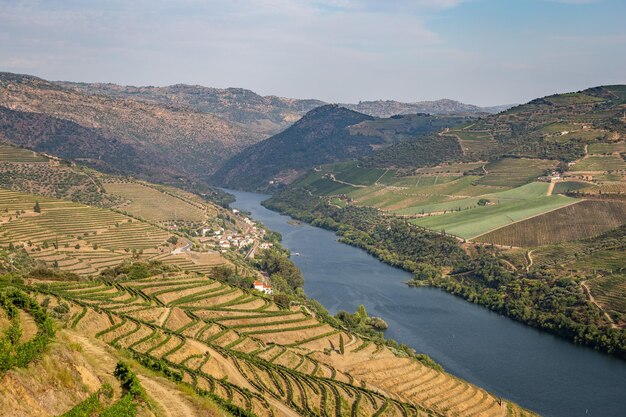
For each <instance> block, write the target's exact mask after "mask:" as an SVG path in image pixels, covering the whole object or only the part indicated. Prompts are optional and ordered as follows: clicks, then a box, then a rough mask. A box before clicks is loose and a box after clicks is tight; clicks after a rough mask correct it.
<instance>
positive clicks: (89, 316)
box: [31, 272, 531, 417]
mask: <svg viewBox="0 0 626 417" xmlns="http://www.w3.org/2000/svg"><path fill="white" fill-rule="evenodd" d="M31 284H33V285H38V284H45V285H40V286H39V288H40V295H39V296H38V297H39V299H40V300H43V299H44V298H45V297H49V298H52V301H51V304H50V307H53V306H54V305H55V303H59V302H61V301H63V302H67V303H69V304H70V305H71V310H70V313H69V315H68V319H67V325H68V326H69V327H70V328H72V329H74V330H75V331H77V332H80V333H81V334H84V335H86V336H88V337H96V338H99V339H101V340H103V341H105V342H107V343H108V344H110V345H112V346H114V347H117V348H124V349H127V350H129V351H131V352H133V355H134V357H135V358H136V359H138V360H139V361H140V362H142V363H144V362H147V361H150V360H152V361H156V360H160V361H162V363H164V364H166V367H167V369H169V371H167V372H170V373H172V372H173V373H179V374H180V375H181V376H182V381H183V382H184V383H187V384H189V385H190V386H193V387H194V388H195V389H196V391H198V392H200V393H207V392H208V393H212V394H214V395H217V396H218V397H220V398H222V399H224V400H226V401H229V402H231V403H233V404H235V405H236V406H238V407H240V408H242V409H246V410H250V411H252V412H254V413H255V414H256V415H258V416H283V415H284V416H296V415H303V416H336V417H340V416H350V417H353V416H363V417H366V416H426V415H432V416H436V415H459V416H509V415H510V416H521V415H527V416H530V415H531V413H528V412H524V411H523V410H521V409H519V408H517V407H516V406H514V405H513V404H507V403H505V402H502V401H501V400H499V399H497V398H496V397H494V396H492V395H490V394H488V393H487V392H485V391H483V390H481V389H479V388H477V387H474V386H472V385H470V384H468V383H467V382H465V381H462V380H459V379H457V378H454V377H452V376H450V375H448V374H446V373H444V372H439V371H436V370H434V369H431V368H429V367H427V366H425V365H424V364H422V363H420V362H418V361H417V360H415V359H410V358H401V357H398V356H396V355H395V354H394V353H393V352H392V351H391V350H389V348H387V347H385V346H382V345H377V344H375V343H372V342H370V341H368V340H364V339H362V338H360V337H358V336H356V335H354V334H351V333H349V332H347V331H344V330H342V329H337V328H334V327H332V326H330V325H329V324H326V323H324V322H321V321H319V320H318V319H317V318H315V317H313V316H311V315H310V313H309V312H308V310H306V309H299V308H296V307H293V308H291V309H281V308H279V307H278V306H277V305H276V304H274V303H273V302H272V301H270V300H269V299H267V298H265V297H262V296H260V295H259V294H258V293H254V292H249V291H247V290H242V289H239V288H235V287H230V286H228V285H226V284H223V283H220V282H218V281H214V280H211V279H208V278H206V277H205V276H202V275H196V274H185V273H182V272H168V273H163V274H161V275H159V276H152V277H148V278H145V279H141V280H134V281H115V282H45V283H44V282H41V281H37V282H32V283H31ZM340 339H343V340H344V341H346V343H345V351H344V353H343V354H341V353H340V351H339V345H340V343H341V342H340Z"/></svg>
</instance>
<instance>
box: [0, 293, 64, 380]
mask: <svg viewBox="0 0 626 417" xmlns="http://www.w3.org/2000/svg"><path fill="white" fill-rule="evenodd" d="M0 332H1V333H0V374H2V373H4V372H6V371H8V370H9V369H11V368H14V367H20V368H25V367H26V366H28V364H29V363H30V362H31V361H32V360H34V359H37V358H38V357H40V356H41V355H42V353H43V352H44V351H45V349H46V347H47V346H48V343H49V342H50V341H51V340H52V338H53V337H54V329H53V326H52V321H51V320H50V319H49V318H48V315H47V313H46V312H45V310H44V309H42V308H41V306H40V305H39V304H38V303H37V301H35V300H34V299H32V298H31V297H29V296H28V295H26V294H25V293H24V292H22V291H20V290H18V289H16V288H11V287H8V288H0Z"/></svg>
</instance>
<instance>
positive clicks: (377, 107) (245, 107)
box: [56, 81, 512, 136]
mask: <svg viewBox="0 0 626 417" xmlns="http://www.w3.org/2000/svg"><path fill="white" fill-rule="evenodd" d="M56 84H57V85H60V86H62V87H64V88H70V89H74V90H76V91H81V92H84V93H88V94H99V95H104V96H108V97H115V98H127V99H133V100H142V101H146V102H150V103H155V104H165V105H168V106H176V107H186V108H191V109H194V110H197V111H200V112H204V113H211V114H213V115H216V116H219V117H221V118H223V119H225V120H228V121H229V122H232V123H236V124H239V125H240V126H241V127H242V128H243V129H245V130H247V131H249V132H250V134H251V135H256V136H258V135H266V136H271V135H274V134H276V133H279V132H281V131H282V130H284V129H286V128H287V127H289V126H290V125H291V124H293V122H295V121H296V120H298V119H299V118H300V117H302V116H303V115H304V114H305V113H306V112H308V111H310V110H313V109H314V108H315V107H319V106H322V105H324V104H326V103H325V102H323V101H320V100H313V99H304V100H302V99H292V98H284V97H277V96H261V95H259V94H256V93H255V92H253V91H250V90H246V89H244V88H226V89H220V88H211V87H203V86H200V85H186V84H176V85H171V86H166V87H154V86H146V87H134V86H121V85H117V84H109V83H107V84H100V83H94V84H89V83H72V82H65V81H59V82H56ZM339 105H340V106H342V107H345V108H347V109H350V110H354V111H357V112H359V113H363V114H367V115H369V116H374V117H391V116H394V115H398V114H403V115H404V114H415V113H428V114H443V115H450V114H456V115H477V114H490V113H499V112H500V111H503V110H506V109H508V108H510V107H512V106H511V105H504V106H494V107H479V106H475V105H472V104H464V103H460V102H458V101H455V100H449V99H441V100H435V101H418V102H414V103H403V102H400V101H394V100H376V101H360V102H359V103H356V104H354V103H343V104H339Z"/></svg>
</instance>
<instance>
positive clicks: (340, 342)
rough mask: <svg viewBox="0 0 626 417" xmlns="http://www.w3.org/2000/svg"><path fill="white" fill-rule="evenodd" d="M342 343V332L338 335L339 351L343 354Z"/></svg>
mask: <svg viewBox="0 0 626 417" xmlns="http://www.w3.org/2000/svg"><path fill="white" fill-rule="evenodd" d="M344 352H345V350H344V345H343V334H340V335H339V353H341V354H342V355H343V354H344Z"/></svg>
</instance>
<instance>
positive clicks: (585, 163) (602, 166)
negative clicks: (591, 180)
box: [570, 155, 626, 172]
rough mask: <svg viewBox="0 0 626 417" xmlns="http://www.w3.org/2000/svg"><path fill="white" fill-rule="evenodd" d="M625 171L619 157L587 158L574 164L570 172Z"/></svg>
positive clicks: (625, 166)
mask: <svg viewBox="0 0 626 417" xmlns="http://www.w3.org/2000/svg"><path fill="white" fill-rule="evenodd" d="M619 170H626V162H624V160H623V159H622V158H621V157H619V156H614V155H610V156H598V155H594V156H587V157H585V158H583V159H581V160H580V161H578V162H576V165H574V166H573V167H572V168H571V169H570V171H572V172H607V171H619Z"/></svg>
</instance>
